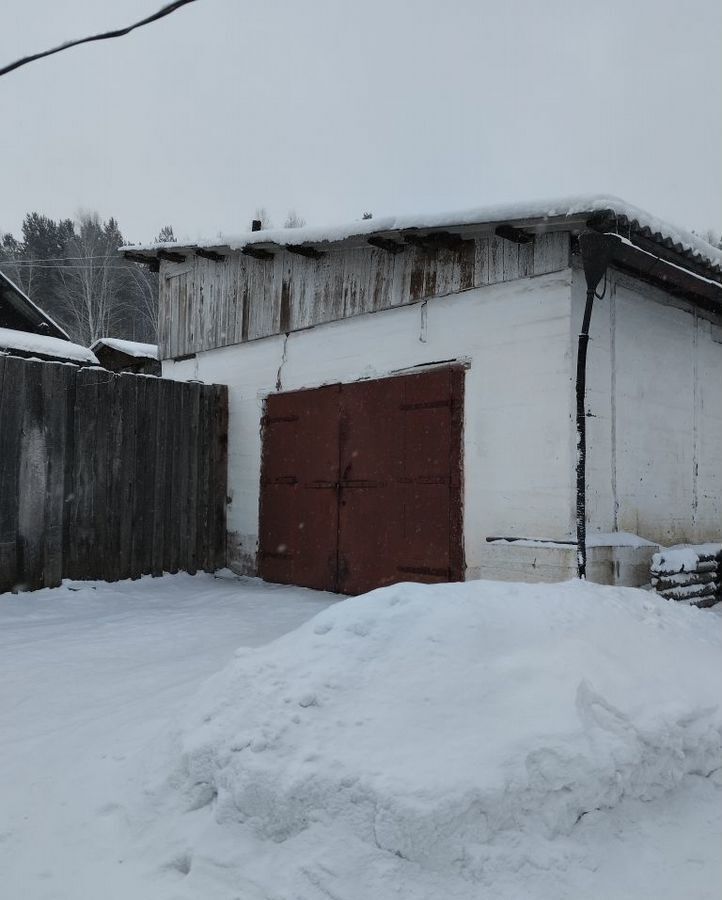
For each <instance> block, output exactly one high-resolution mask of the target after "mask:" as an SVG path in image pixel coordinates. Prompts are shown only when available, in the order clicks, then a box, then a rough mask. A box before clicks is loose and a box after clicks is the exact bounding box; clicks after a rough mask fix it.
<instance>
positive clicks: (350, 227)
mask: <svg viewBox="0 0 722 900" xmlns="http://www.w3.org/2000/svg"><path fill="white" fill-rule="evenodd" d="M571 220H574V221H575V223H576V224H579V225H580V226H583V225H584V224H587V225H588V226H589V227H592V228H596V229H597V230H602V231H613V232H615V233H617V234H621V235H624V236H625V237H629V238H632V239H633V238H635V237H642V238H646V239H647V240H649V241H652V242H653V243H656V244H659V245H661V246H664V247H666V248H667V249H668V250H672V251H674V252H675V253H677V254H679V255H680V256H682V257H686V258H687V259H688V260H689V261H690V262H692V263H694V264H696V265H697V266H702V267H704V268H705V269H708V270H711V271H712V272H714V273H716V274H718V275H719V274H722V252H721V251H720V250H718V249H717V248H716V247H713V246H712V245H711V244H708V243H707V241H705V240H703V239H702V238H700V237H698V236H697V235H695V234H692V232H690V231H687V230H686V229H683V228H679V227H677V226H675V225H672V224H670V223H668V222H664V221H663V220H662V219H658V218H657V217H656V216H653V215H651V214H650V213H648V212H646V211H645V210H643V209H640V208H639V207H637V206H633V205H632V204H630V203H627V202H626V201H624V200H621V199H620V198H619V197H614V196H610V195H605V194H592V195H581V196H574V197H565V198H562V199H556V200H540V201H533V202H524V203H509V204H499V205H495V206H482V207H474V208H471V209H466V210H461V211H456V212H442V213H430V214H426V215H406V216H388V217H385V218H378V219H364V220H361V221H356V222H351V223H348V224H345V225H335V226H327V227H318V226H308V227H305V228H279V229H269V230H267V231H254V232H243V233H240V234H228V235H218V236H217V237H215V238H212V239H208V240H198V241H192V242H185V243H182V242H179V243H151V244H142V245H136V246H126V247H123V248H122V250H123V252H125V253H128V254H134V255H137V256H141V257H143V256H145V257H148V256H151V257H152V256H154V255H155V254H156V253H157V252H158V251H159V250H161V251H163V250H165V251H170V252H175V253H179V252H181V251H183V250H193V249H211V248H217V249H220V248H228V249H230V250H242V249H243V248H245V247H248V246H249V245H253V244H261V245H279V246H297V245H299V244H311V245H319V244H321V245H322V244H331V243H336V242H339V241H345V240H348V239H350V238H355V237H369V236H370V235H376V234H379V235H381V234H384V233H388V232H398V231H406V230H410V229H439V228H444V229H449V228H462V227H466V226H471V225H494V224H499V223H510V224H511V223H514V224H517V225H518V224H521V223H524V224H525V225H526V226H528V227H533V228H535V229H536V230H542V229H544V228H548V227H552V226H557V227H559V226H561V225H564V224H565V223H567V222H569V221H571ZM589 220H590V221H589Z"/></svg>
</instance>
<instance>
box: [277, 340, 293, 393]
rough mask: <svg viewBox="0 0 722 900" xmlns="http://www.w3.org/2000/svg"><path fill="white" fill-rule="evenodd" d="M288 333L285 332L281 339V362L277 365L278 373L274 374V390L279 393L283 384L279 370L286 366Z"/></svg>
mask: <svg viewBox="0 0 722 900" xmlns="http://www.w3.org/2000/svg"><path fill="white" fill-rule="evenodd" d="M289 334H290V332H288V331H287V332H286V333H285V335H284V337H283V351H282V353H281V362H280V363H279V365H278V372H277V373H276V390H277V391H280V390H281V389H282V386H283V382H282V380H281V370H282V369H283V367H284V366H285V365H286V360H287V358H288V337H289Z"/></svg>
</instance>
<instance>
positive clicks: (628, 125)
mask: <svg viewBox="0 0 722 900" xmlns="http://www.w3.org/2000/svg"><path fill="white" fill-rule="evenodd" d="M162 2H163V0H113V2H110V0H63V2H59V0H5V2H4V3H3V16H2V19H3V27H2V30H0V62H2V63H5V62H9V61H11V60H13V59H15V58H17V57H18V56H20V55H23V54H25V53H29V52H32V51H37V50H40V49H46V48H47V47H50V46H54V45H55V44H57V43H60V42H62V41H64V40H68V39H70V38H74V37H80V36H83V35H85V34H89V33H93V32H95V31H100V30H105V29H107V28H109V27H117V26H119V25H124V24H128V23H129V22H130V21H133V20H135V19H137V18H141V17H142V16H145V15H147V14H149V13H150V12H153V11H155V10H156V9H157V8H158V7H160V6H161V5H162ZM721 42H722V4H721V3H720V2H719V0H686V2H685V3H680V2H679V0H603V2H602V0H564V2H562V0H544V2H540V0H514V2H500V0H493V2H491V0H252V2H251V0H197V2H195V3H192V4H191V5H190V6H188V7H186V8H184V9H182V10H180V11H179V12H177V13H175V14H174V15H172V16H170V17H169V18H166V19H163V20H162V21H160V22H158V23H155V24H153V25H150V26H148V27H147V28H145V29H143V30H141V31H138V32H134V33H133V34H131V35H129V36H127V37H124V38H120V39H119V40H114V41H109V42H104V43H101V44H93V45H89V46H84V47H79V48H75V49H72V50H69V51H67V52H65V53H62V54H59V55H57V56H54V57H51V58H50V59H46V60H41V61H39V62H36V63H33V64H31V65H30V66H28V67H26V68H24V69H21V70H19V71H16V72H14V73H11V74H10V75H7V76H5V77H4V78H2V79H0V113H1V115H2V119H1V121H2V143H1V144H0V164H1V165H0V179H1V187H2V195H1V196H2V205H1V207H0V230H2V231H15V232H17V231H18V230H19V226H20V222H21V221H22V218H23V215H24V214H25V213H26V212H28V211H30V210H37V211H39V212H42V213H45V214H46V215H49V216H52V217H54V218H57V217H61V216H62V217H66V216H69V217H72V216H74V215H75V214H76V213H77V211H78V210H79V209H81V208H85V209H94V210H97V211H98V212H99V213H100V214H101V215H102V216H104V217H106V216H109V215H114V216H115V217H116V218H117V219H118V220H119V221H120V225H121V228H122V230H123V232H124V234H125V235H126V237H127V238H128V239H130V240H133V241H144V240H150V239H152V238H153V237H154V236H155V234H156V233H157V231H158V229H159V228H160V227H161V226H162V225H164V224H166V223H171V224H172V225H173V226H174V228H175V231H176V234H177V235H179V236H182V237H185V238H198V237H202V236H209V237H210V236H215V235H216V234H217V233H218V232H219V231H223V232H239V231H244V230H245V229H246V228H247V227H248V223H249V220H250V218H251V217H252V214H253V212H254V209H255V208H256V207H257V206H261V205H264V206H266V207H267V208H268V210H269V212H270V213H271V216H272V218H273V219H274V221H275V223H276V224H278V225H280V224H282V221H283V218H284V216H285V213H286V212H287V210H288V209H289V208H290V207H293V208H295V209H296V210H298V212H299V213H300V214H302V215H303V216H304V217H305V218H306V219H307V221H308V222H309V224H316V225H321V224H324V223H326V222H339V221H349V220H353V219H356V218H360V217H361V215H362V213H363V212H364V211H365V210H371V211H373V212H374V214H376V215H381V214H392V213H407V212H408V213H411V212H426V211H441V210H454V209H457V208H458V209H463V208H466V207H471V206H479V205H485V204H487V203H496V202H503V201H506V200H525V199H536V198H543V197H547V196H548V197H555V196H562V195H566V194H575V193H599V192H604V193H614V194H617V195H619V196H621V197H623V198H625V199H627V200H629V201H630V202H632V203H636V204H637V205H639V206H642V207H644V208H646V209H648V210H649V211H651V212H653V213H655V214H656V215H658V216H661V217H663V218H667V219H670V220H672V221H673V222H675V223H678V224H680V225H683V226H686V227H689V228H695V229H698V230H700V229H706V228H709V227H712V228H714V229H716V230H718V231H722V171H721V168H722V166H721V160H722V63H721V57H722V52H721V49H720V45H721Z"/></svg>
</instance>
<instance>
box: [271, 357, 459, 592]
mask: <svg viewBox="0 0 722 900" xmlns="http://www.w3.org/2000/svg"><path fill="white" fill-rule="evenodd" d="M463 388H464V373H463V369H462V368H461V367H459V366H445V367H440V368H435V369H431V370H427V371H424V372H420V373H418V374H414V375H404V376H399V377H393V378H384V379H380V380H376V381H361V382H355V383H353V384H333V385H327V386H325V387H321V388H316V389H314V390H304V391H295V392H292V393H286V394H272V395H270V396H269V397H268V398H267V400H266V413H265V417H264V420H263V458H262V471H261V505H260V547H259V550H260V559H259V568H260V574H261V576H262V577H263V578H264V579H265V580H266V581H274V582H280V583H282V584H297V585H303V586H305V587H310V588H317V589H319V590H328V591H337V592H340V593H344V594H360V593H363V592H365V591H369V590H372V589H373V588H376V587H381V586H382V585H387V584H393V583H394V582H398V581H424V582H439V581H459V580H461V579H462V578H463V543H462V503H461V478H462V418H463Z"/></svg>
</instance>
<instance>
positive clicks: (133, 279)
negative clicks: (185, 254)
mask: <svg viewBox="0 0 722 900" xmlns="http://www.w3.org/2000/svg"><path fill="white" fill-rule="evenodd" d="M126 275H127V282H128V288H127V294H128V296H129V298H130V299H131V301H132V304H133V310H134V313H135V316H134V319H135V324H136V325H137V326H138V327H139V328H140V331H141V335H140V336H141V337H142V338H144V339H145V340H147V341H148V342H149V343H152V344H154V343H156V342H157V340H158V321H159V314H158V275H157V274H156V273H155V272H151V271H150V269H148V268H147V266H142V265H139V264H138V263H133V262H128V263H127V264H126ZM134 330H135V331H137V330H138V329H134ZM136 337H137V334H136Z"/></svg>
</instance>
